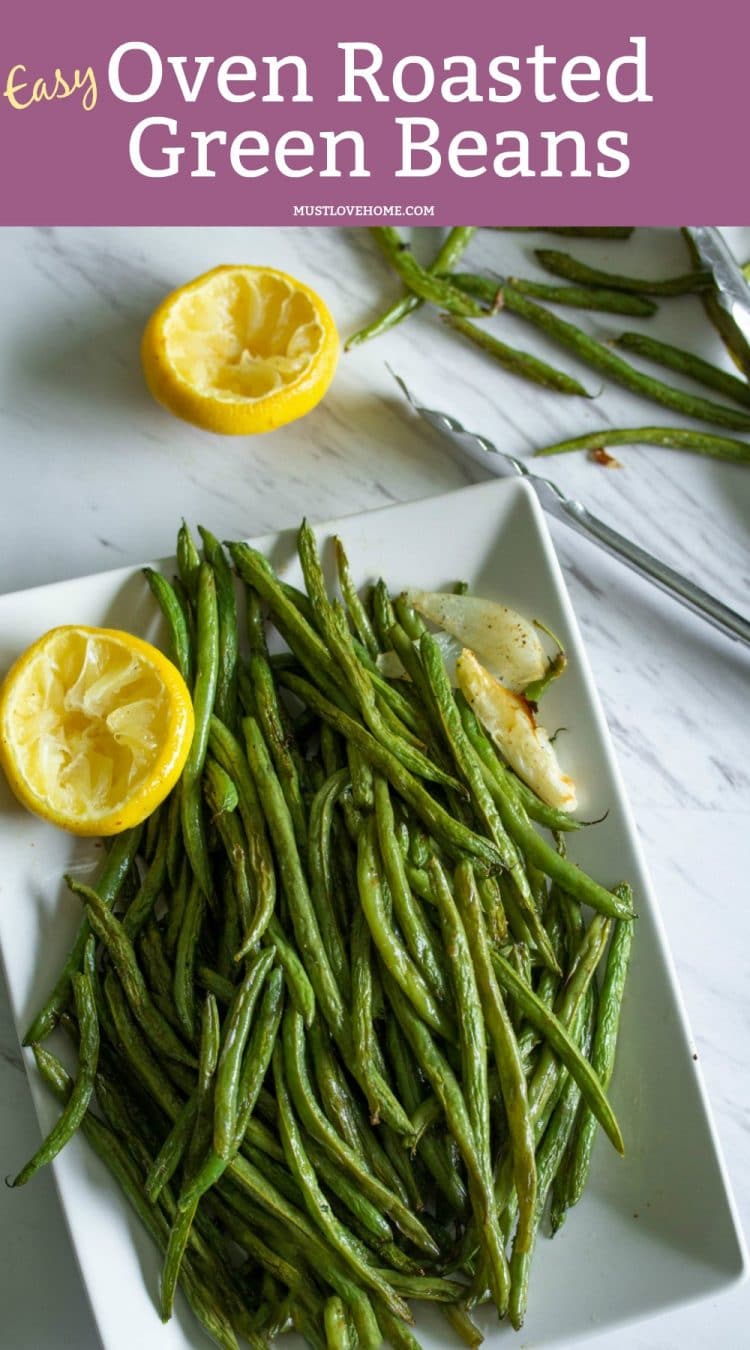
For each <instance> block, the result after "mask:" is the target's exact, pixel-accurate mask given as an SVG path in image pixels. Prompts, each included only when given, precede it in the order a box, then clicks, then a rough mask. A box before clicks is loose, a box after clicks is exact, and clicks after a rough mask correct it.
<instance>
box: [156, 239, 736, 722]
mask: <svg viewBox="0 0 750 1350" xmlns="http://www.w3.org/2000/svg"><path fill="white" fill-rule="evenodd" d="M490 228H492V229H506V228H507V229H514V228H518V229H519V230H527V231H531V230H532V229H533V228H537V227H531V226H523V227H522V226H518V227H512V226H508V227H505V226H493V227H490ZM538 228H542V227H538ZM549 232H550V233H558V234H567V235H570V236H573V237H575V236H580V237H592V238H595V237H601V238H605V239H626V238H628V237H629V236H630V234H631V233H632V229H631V228H630V227H622V228H620V227H618V226H613V227H607V226H602V227H590V228H589V227H586V226H580V227H578V226H570V227H559V228H553V227H549ZM371 233H372V235H373V237H374V238H375V240H376V241H377V243H378V245H379V246H380V248H381V250H382V251H383V252H384V253H385V255H386V257H387V258H388V259H389V261H390V262H391V264H392V266H393V268H394V270H395V271H396V272H397V274H398V275H399V276H400V277H401V279H402V281H404V283H405V285H406V287H407V291H406V293H405V295H404V296H402V298H401V300H400V301H398V302H397V304H395V305H393V306H392V307H391V309H390V310H388V311H386V313H385V314H383V315H382V316H381V318H380V319H379V320H376V321H375V322H374V323H372V324H370V325H369V326H368V327H367V328H365V329H362V330H361V332H359V333H357V334H355V335H354V337H352V338H351V339H350V340H349V343H348V344H347V346H356V345H357V344H358V343H359V342H362V341H365V340H366V339H367V338H370V337H376V336H378V335H379V334H380V333H384V332H387V331H388V329H389V328H391V327H393V325H394V324H395V323H399V322H401V320H403V319H405V318H407V317H408V315H409V314H411V313H413V312H414V310H416V309H417V308H419V307H420V306H421V305H422V304H423V303H425V302H427V303H428V304H430V305H432V306H433V307H434V308H435V309H436V310H437V311H439V313H440V317H441V318H442V320H443V321H444V323H445V324H446V326H447V327H449V328H451V329H453V330H454V331H455V332H456V333H458V334H459V335H460V336H462V337H464V338H466V339H468V341H470V342H471V343H472V344H473V345H474V346H476V347H478V348H479V349H480V350H481V351H484V352H485V353H486V355H488V356H489V357H490V358H491V359H492V360H494V361H495V363H496V364H497V365H499V366H500V367H502V368H503V369H505V370H506V371H508V372H509V373H511V374H513V375H516V376H517V377H519V378H521V379H524V380H526V381H530V382H531V383H534V384H537V385H539V386H541V387H543V388H545V389H548V390H550V391H553V392H556V393H561V394H566V395H578V396H583V397H596V396H597V395H596V394H595V393H594V394H589V393H588V392H587V391H586V389H585V388H584V386H583V385H582V384H581V383H580V382H579V380H578V379H577V378H576V377H575V376H574V375H572V374H568V373H567V372H564V371H560V370H559V369H557V368H556V367H555V366H552V365H550V363H549V362H547V361H546V360H542V359H540V358H539V357H538V356H536V355H535V354H533V353H531V352H526V351H523V350H520V349H519V348H517V347H516V346H511V345H509V344H508V343H507V342H505V341H504V340H503V339H502V338H501V337H500V335H499V334H498V332H497V331H496V326H489V325H481V326H479V325H477V324H476V323H473V322H472V321H471V320H472V318H476V317H480V316H481V317H485V318H487V317H491V316H493V315H495V316H498V322H499V323H500V324H501V323H502V322H503V315H504V314H505V313H508V314H511V315H515V316H516V317H517V318H519V319H521V320H522V321H525V322H527V323H529V324H531V325H532V327H535V328H537V329H539V330H540V331H541V332H542V333H544V334H546V336H547V337H549V338H551V339H552V340H553V341H555V342H558V343H559V344H560V345H562V346H564V347H566V348H568V349H569V350H570V351H571V352H572V353H573V354H574V355H575V356H577V357H578V359H579V360H580V361H582V362H584V363H585V364H587V365H588V366H590V367H592V368H593V369H594V370H597V371H600V372H601V373H602V374H603V375H605V376H607V377H609V379H611V380H612V381H614V382H615V383H616V384H620V385H623V386H624V387H625V388H626V389H629V390H631V392H632V393H634V394H638V395H640V396H641V397H642V398H644V399H646V400H648V401H649V402H651V403H657V404H660V405H662V406H664V407H667V408H671V409H673V410H674V411H675V412H677V413H679V414H681V415H682V416H683V417H688V418H693V419H695V420H697V421H702V422H709V423H715V424H716V425H717V426H720V427H727V428H730V429H732V430H735V431H750V385H749V384H748V380H749V379H750V346H749V345H748V343H747V342H746V341H745V340H744V339H743V338H741V336H740V335H739V334H738V332H737V331H736V326H734V327H733V326H732V324H731V322H730V321H729V320H728V319H727V316H726V314H725V311H724V309H723V308H722V306H721V304H720V303H719V299H718V295H717V292H716V288H715V286H714V282H713V277H712V274H711V272H710V271H708V270H706V269H704V268H701V267H700V266H698V265H697V255H696V252H695V247H694V245H693V244H692V240H691V238H690V236H689V235H688V234H687V233H686V232H685V231H683V234H684V236H685V240H686V243H687V245H688V251H689V253H690V257H691V259H692V261H693V263H694V264H695V265H694V267H693V270H692V271H688V272H685V273H683V274H682V275H679V276H672V277H667V278H653V279H649V278H645V277H636V276H629V275H625V274H622V273H619V272H610V271H606V270H604V269H602V268H598V267H591V266H589V265H588V264H587V263H584V262H582V261H580V260H579V259H577V258H573V257H571V256H570V254H568V253H562V252H560V251H559V250H556V249H547V248H542V249H536V250H535V256H536V259H537V261H538V262H539V263H540V265H541V266H542V267H544V268H545V270H546V271H548V272H550V273H552V274H553V275H554V276H557V277H561V278H563V279H564V281H565V282H566V283H572V284H560V285H558V284H551V283H549V282H543V281H536V280H529V279H528V278H525V277H516V276H507V275H502V274H501V271H500V270H495V271H490V270H489V269H488V270H487V271H484V272H480V271H470V270H468V271H457V270H456V263H457V261H458V259H459V257H460V256H461V254H462V253H463V252H464V250H465V248H466V246H467V244H468V243H470V241H471V238H472V237H473V235H474V234H475V233H476V230H475V229H474V228H473V227H463V228H455V229H453V230H451V231H450V232H449V234H448V235H447V236H446V238H445V241H444V243H443V246H442V248H441V249H440V250H439V251H438V253H437V255H436V257H435V258H434V261H433V263H432V264H431V266H430V267H429V269H424V268H421V267H420V266H419V264H418V263H416V262H415V260H414V257H413V255H412V252H411V245H410V244H409V243H407V242H406V241H405V240H403V239H402V238H401V237H400V235H399V234H398V233H397V232H396V231H395V230H393V229H390V228H373V229H372V231H371ZM749 265H750V264H749ZM691 294H696V295H697V296H698V297H699V298H700V300H701V302H702V304H703V307H704V309H705V311H706V313H707V315H708V317H709V319H710V321H711V323H712V324H713V325H714V327H715V328H716V330H717V331H718V333H719V336H720V337H721V338H722V341H723V342H724V345H725V346H726V347H727V350H728V352H729V354H730V356H731V357H732V359H733V360H734V362H735V365H737V366H738V367H739V370H740V372H741V376H737V375H733V374H730V373H729V372H727V371H725V370H722V369H721V368H720V367H718V366H716V365H713V364H712V363H711V362H709V361H706V360H704V359H703V358H702V357H701V356H699V355H697V354H695V353H692V352H689V351H685V350H683V349H682V348H679V347H675V346H673V345H672V344H670V343H666V342H661V341H659V340H658V339H656V338H653V337H651V336H650V335H648V334H645V333H623V334H621V335H620V336H619V337H618V336H617V335H612V337H611V338H609V339H607V338H606V337H602V339H601V340H600V339H598V338H597V337H594V336H592V335H590V334H589V333H587V332H586V331H584V330H583V329H582V328H579V327H578V326H577V325H575V324H573V323H570V322H569V321H568V320H566V319H562V318H560V317H559V316H558V315H556V314H555V313H554V312H552V311H551V310H550V309H549V308H547V306H548V305H563V306H569V307H572V308H577V309H583V310H593V311H599V312H601V313H613V314H632V315H635V316H639V317H641V318H649V317H651V316H652V315H653V314H654V313H656V310H657V306H656V304H655V303H654V300H653V299H652V298H651V297H653V296H657V297H661V298H663V299H664V300H665V301H667V302H669V300H670V298H671V297H675V296H677V297H679V296H685V295H691ZM461 297H463V301H462V300H461ZM540 300H541V301H543V302H545V303H543V304H537V303H536V302H537V301H540ZM471 306H474V308H473V309H472V308H471ZM613 346H616V347H620V348H622V349H623V350H624V351H632V352H634V353H635V354H636V355H638V356H641V357H644V358H645V359H646V360H650V361H653V362H654V363H655V364H657V365H661V366H665V367H666V368H667V369H669V370H674V371H676V372H677V373H678V374H680V375H685V376H687V377H688V378H691V379H693V380H695V381H696V382H697V383H699V384H702V385H704V386H705V387H707V388H709V389H715V390H717V391H718V392H719V393H720V394H722V395H723V396H724V397H725V398H727V399H729V400H732V402H733V403H734V404H739V405H741V406H740V407H736V406H732V404H731V403H719V402H714V401H713V400H712V399H708V398H704V397H702V396H700V395H699V394H694V393H691V392H689V391H688V390H685V389H682V388H678V387H675V386H673V385H671V384H668V383H666V382H665V381H663V380H660V379H656V378H655V377H654V376H652V375H649V374H647V373H646V372H645V371H643V370H640V369H639V368H638V367H636V366H633V365H631V364H630V362H628V361H626V360H624V359H623V358H622V357H621V356H620V355H619V354H618V353H617V352H616V351H613V350H612V347H613ZM743 377H744V378H743ZM638 439H640V441H641V443H643V444H649V445H661V446H665V447H669V448H672V449H681V450H690V451H693V452H694V453H696V454H702V455H707V456H710V457H711V458H714V459H724V460H728V461H730V462H733V463H735V464H746V463H750V446H749V445H748V444H747V443H746V442H744V441H741V440H734V439H733V438H730V437H727V436H717V435H713V434H711V433H698V432H689V431H683V430H682V429H680V428H669V427H640V428H638V429H637V430H635V429H634V430H633V432H632V434H629V433H628V432H627V431H626V430H624V429H620V430H617V431H614V432H606V433H605V432H602V433H601V435H600V434H599V433H597V432H594V433H590V432H587V433H585V434H583V435H579V436H572V437H570V438H565V439H564V440H561V441H559V442H557V443H556V444H555V445H553V446H548V447H544V448H542V449H539V450H537V452H536V453H537V454H562V453H564V452H565V451H567V450H576V449H592V450H594V451H601V450H603V449H604V447H605V446H606V444H607V443H609V442H611V443H612V444H627V443H628V441H629V440H632V441H636V440H638ZM598 458H600V460H601V462H603V463H607V462H608V461H607V460H606V459H605V458H604V456H603V455H599V456H598ZM609 462H611V461H609ZM618 467H621V466H618ZM343 580H344V579H343V578H342V584H343ZM345 596H346V588H345ZM373 600H374V608H373V624H372V625H371V631H370V632H369V633H367V635H366V638H364V639H363V638H362V634H361V632H360V630H359V627H358V622H357V618H356V617H355V616H353V615H352V612H351V609H350V615H351V617H352V619H353V623H354V628H355V631H356V632H357V637H358V638H359V639H360V640H361V641H364V643H365V646H366V647H367V649H368V653H369V654H370V656H372V650H373V648H372V639H373V638H377V640H378V642H379V643H380V645H381V647H382V646H388V645H390V644H389V643H388V642H387V641H385V638H386V635H387V632H388V628H389V627H390V626H391V624H392V619H391V620H390V623H389V616H387V615H386V614H384V612H383V600H384V597H383V595H382V593H381V592H380V590H379V588H378V587H377V586H376V587H375V589H374V592H373ZM347 604H348V600H347ZM368 623H369V620H368ZM282 632H283V630H282ZM407 640H409V639H408V635H407V636H405V635H403V634H399V635H397V636H396V637H395V638H394V639H393V641H392V645H393V646H394V648H395V649H396V651H397V654H398V656H399V657H400V658H401V661H402V663H403V664H404V666H405V668H406V670H407V672H408V674H409V676H410V678H412V679H413V678H414V677H413V675H412V671H411V667H410V655H409V653H408V652H407V651H406V650H405V648H404V643H405V641H407ZM173 644H174V639H173ZM316 683H318V685H319V687H320V688H321V689H323V692H325V693H327V694H330V690H326V689H324V688H323V684H322V683H321V680H320V678H318V679H317V680H316ZM335 701H336V702H337V703H339V706H343V705H342V704H341V702H340V700H335Z"/></svg>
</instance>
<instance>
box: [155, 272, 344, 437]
mask: <svg viewBox="0 0 750 1350" xmlns="http://www.w3.org/2000/svg"><path fill="white" fill-rule="evenodd" d="M338 351H339V339H338V333H337V332H336V325H335V324H334V322H333V319H332V317H331V314H330V312H329V310H328V308H327V306H326V305H325V304H324V302H323V301H322V300H321V298H320V296H319V295H316V294H315V292H314V291H312V290H310V288H309V287H308V286H305V285H304V284H303V282H301V281H297V280H295V278H294V277H290V276H287V274H286V273H285V272H277V271H275V270H274V269H273V268H270V267H244V266H237V267H233V266H227V267H217V268H215V270H214V271H213V272H206V273H205V274H204V275H203V276H200V277H197V278H196V280H195V281H191V282H189V283H188V284H187V285H186V286H181V287H180V288H179V290H176V291H173V292H172V293H171V295H168V296H167V297H166V299H164V300H163V301H162V303H161V304H160V305H159V307H158V309H157V310H156V311H155V312H154V314H153V315H152V316H151V318H150V319H149V322H148V324H147V326H146V331H145V333H144V335H143V342H142V345H141V359H142V361H143V371H144V375H145V377H146V383H147V385H148V387H149V389H150V390H151V393H152V394H153V396H154V398H155V399H156V400H157V401H158V402H159V403H163V404H164V405H165V406H166V407H167V408H169V410H170V412H173V413H175V414H176V415H177V416H178V417H182V418H184V419H185V421H187V422H192V423H193V425H194V426H199V427H204V428H205V429H206V430H207V431H216V432H222V433H224V434H225V435H235V436H251V435H254V434H255V433H257V432H261V431H273V430H274V428H276V427H280V426H284V424H285V423H287V422H292V421H294V420H295V419H296V418H298V417H302V416H303V415H304V414H305V413H307V412H309V411H310V409H311V408H314V407H315V404H316V403H318V402H319V401H320V399H321V398H322V397H323V395H324V393H325V392H326V390H327V388H328V386H329V384H330V383H331V380H332V379H333V374H334V371H335V369H336V362H337V359H338Z"/></svg>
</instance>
